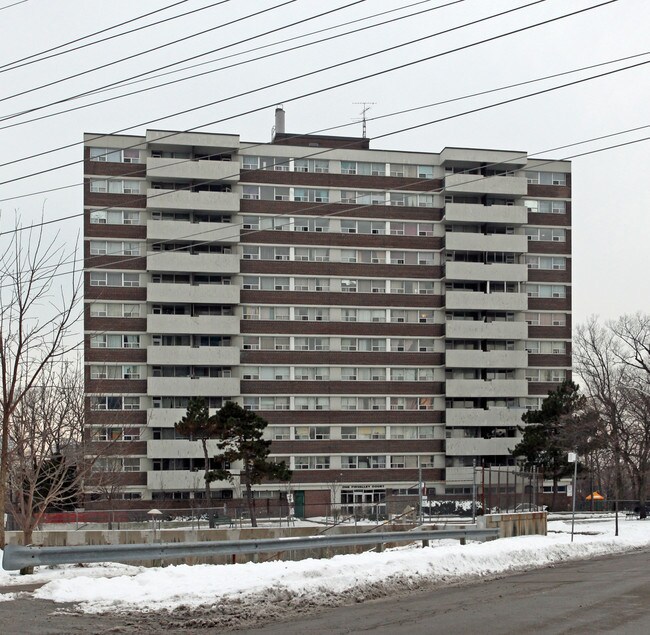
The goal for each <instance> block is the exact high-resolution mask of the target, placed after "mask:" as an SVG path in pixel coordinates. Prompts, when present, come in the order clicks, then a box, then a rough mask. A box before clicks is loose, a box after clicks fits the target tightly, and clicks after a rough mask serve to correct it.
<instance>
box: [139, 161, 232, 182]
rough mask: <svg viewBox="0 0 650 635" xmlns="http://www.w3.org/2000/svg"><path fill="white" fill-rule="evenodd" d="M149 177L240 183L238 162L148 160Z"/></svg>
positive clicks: (162, 179) (154, 178) (155, 179)
mask: <svg viewBox="0 0 650 635" xmlns="http://www.w3.org/2000/svg"><path fill="white" fill-rule="evenodd" d="M147 176H148V177H149V178H150V179H151V180H153V181H158V180H160V181H164V180H165V179H194V180H198V181H238V180H239V162H238V161H188V160H187V159H159V158H156V157H148V158H147Z"/></svg>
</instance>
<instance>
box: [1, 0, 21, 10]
mask: <svg viewBox="0 0 650 635" xmlns="http://www.w3.org/2000/svg"><path fill="white" fill-rule="evenodd" d="M25 2H27V0H19V2H14V3H13V4H7V5H5V6H4V7H0V11H3V10H4V9H11V7H15V6H16V5H18V4H23V3H25Z"/></svg>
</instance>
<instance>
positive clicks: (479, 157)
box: [440, 148, 528, 170]
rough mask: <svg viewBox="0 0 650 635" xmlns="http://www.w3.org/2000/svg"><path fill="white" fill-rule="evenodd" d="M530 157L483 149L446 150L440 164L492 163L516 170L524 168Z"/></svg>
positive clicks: (518, 153)
mask: <svg viewBox="0 0 650 635" xmlns="http://www.w3.org/2000/svg"><path fill="white" fill-rule="evenodd" d="M527 160H528V157H527V156H526V155H525V154H522V153H521V152H515V151H512V150H486V149H483V148H480V149H479V148H444V149H443V150H442V152H441V153H440V164H441V165H443V166H445V167H447V166H449V165H458V164H462V165H467V164H469V163H475V164H478V163H490V164H491V165H493V166H497V165H498V166H501V167H503V169H508V170H514V169H517V168H519V167H524V166H525V165H526V162H527Z"/></svg>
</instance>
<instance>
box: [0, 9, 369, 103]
mask: <svg viewBox="0 0 650 635" xmlns="http://www.w3.org/2000/svg"><path fill="white" fill-rule="evenodd" d="M230 1H231V0H220V2H219V4H225V3H226V2H230ZM357 1H358V2H365V0H357ZM294 2H297V0H285V1H284V2H283V3H282V4H279V5H276V6H274V7H269V8H267V9H262V10H260V11H256V12H255V13H250V14H248V15H245V16H243V17H241V18H236V19H234V20H231V21H230V22H224V23H221V24H218V25H216V26H212V27H210V28H209V29H204V30H203V31H199V32H197V33H192V34H190V35H186V36H184V37H182V38H179V39H177V40H172V41H171V42H165V43H164V44H159V45H158V46H154V47H153V48H150V49H147V50H145V51H140V52H139V53H133V54H132V55H127V56H126V57H122V58H120V59H117V60H113V61H112V62H107V63H106V64H101V65H100V66H95V67H93V68H90V69H87V70H85V71H80V72H79V73H74V74H73V75H67V76H66V77H63V78H60V79H56V80H54V81H51V82H48V83H46V84H41V85H40V86H36V87H34V88H29V89H27V90H23V91H21V92H19V93H14V94H13V95H8V96H7V97H2V98H0V102H3V101H7V100H9V99H15V98H16V97H21V96H23V95H28V94H30V93H33V92H35V91H37V90H41V89H43V88H48V87H50V86H55V85H56V84H60V83H62V82H66V81H68V80H70V79H75V78H77V77H81V76H83V75H87V74H88V73H94V72H96V71H99V70H102V69H104V68H108V67H109V66H114V65H115V64H120V63H121V62H126V61H127V60H131V59H134V58H136V57H140V56H141V55H146V54H147V53H152V52H153V51H158V50H160V49H163V48H166V47H168V46H173V45H174V44H179V43H181V42H186V41H187V40H191V39H192V38H195V37H199V36H200V35H205V34H206V33H210V32H211V31H216V30H217V29H223V28H224V27H226V26H231V25H233V24H235V23H237V22H243V21H244V20H248V19H249V18H253V17H257V16H259V15H262V14H264V13H268V12H269V11H275V10H276V9H280V8H282V7H284V6H286V5H288V4H293V3H294Z"/></svg>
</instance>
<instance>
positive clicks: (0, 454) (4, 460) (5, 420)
mask: <svg viewBox="0 0 650 635" xmlns="http://www.w3.org/2000/svg"><path fill="white" fill-rule="evenodd" d="M8 480H9V415H8V413H7V412H4V413H3V417H2V441H1V443H0V549H4V548H5V544H6V542H5V511H6V509H7V490H8V487H7V486H8V482H7V481H8Z"/></svg>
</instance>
